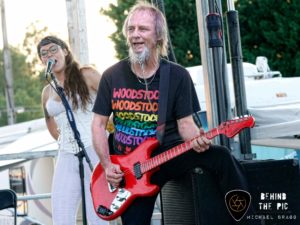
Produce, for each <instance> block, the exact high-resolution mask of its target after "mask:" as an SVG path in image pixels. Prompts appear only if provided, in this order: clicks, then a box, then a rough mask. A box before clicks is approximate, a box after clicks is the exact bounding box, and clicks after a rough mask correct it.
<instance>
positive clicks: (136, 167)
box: [133, 162, 142, 179]
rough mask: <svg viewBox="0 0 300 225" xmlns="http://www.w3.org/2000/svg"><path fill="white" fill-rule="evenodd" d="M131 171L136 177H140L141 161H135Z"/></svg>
mask: <svg viewBox="0 0 300 225" xmlns="http://www.w3.org/2000/svg"><path fill="white" fill-rule="evenodd" d="M133 171H134V175H135V177H136V179H140V178H141V177H142V171H141V163H140V162H137V163H135V164H134V166H133Z"/></svg>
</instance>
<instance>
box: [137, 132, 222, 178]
mask: <svg viewBox="0 0 300 225" xmlns="http://www.w3.org/2000/svg"><path fill="white" fill-rule="evenodd" d="M219 134H220V132H219V128H214V129H212V130H210V131H208V132H206V133H205V134H204V135H205V137H206V138H208V139H212V138H214V137H215V136H217V135H219ZM198 137H200V135H198V136H196V137H194V138H193V139H191V140H189V141H186V142H184V143H182V144H180V145H177V146H175V147H174V148H171V149H169V150H167V151H165V152H163V153H161V154H159V155H157V156H154V157H153V158H150V159H148V160H146V161H145V162H143V163H142V164H141V172H142V173H146V172H148V171H150V170H152V169H154V168H156V167H158V166H160V165H161V164H163V163H165V162H167V161H169V160H171V159H173V158H175V157H177V156H179V155H181V154H183V153H185V152H187V151H189V150H191V149H192V143H193V141H194V140H195V139H197V138H198Z"/></svg>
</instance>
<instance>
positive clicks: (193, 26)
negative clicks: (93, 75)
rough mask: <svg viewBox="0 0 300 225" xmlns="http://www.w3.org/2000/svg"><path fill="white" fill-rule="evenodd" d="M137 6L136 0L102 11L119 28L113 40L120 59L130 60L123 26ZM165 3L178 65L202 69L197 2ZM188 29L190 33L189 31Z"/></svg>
mask: <svg viewBox="0 0 300 225" xmlns="http://www.w3.org/2000/svg"><path fill="white" fill-rule="evenodd" d="M135 2H136V0H127V1H123V0H118V1H117V3H116V5H114V4H110V8H109V9H101V10H100V13H102V14H104V15H106V16H108V17H110V19H112V21H113V22H114V23H115V25H116V27H117V30H116V32H115V33H113V34H112V35H111V36H110V38H111V39H112V41H113V42H114V43H115V48H116V52H117V55H116V57H117V58H118V59H122V58H125V57H127V56H128V52H127V46H126V40H125V38H124V36H123V34H122V26H123V21H124V20H125V17H126V16H127V14H128V11H129V8H130V7H131V6H132V5H133V4H134V3H135ZM149 2H150V1H149ZM164 2H165V5H166V7H165V13H166V18H167V23H168V27H169V33H170V37H171V40H172V44H173V48H174V52H175V56H176V58H177V61H178V63H180V64H182V65H184V66H193V65H199V64H200V48H199V35H198V26H197V16H196V6H195V0H185V1H174V0H165V1H164ZM182 9H184V10H182ZM187 27H188V28H189V29H186V28H187Z"/></svg>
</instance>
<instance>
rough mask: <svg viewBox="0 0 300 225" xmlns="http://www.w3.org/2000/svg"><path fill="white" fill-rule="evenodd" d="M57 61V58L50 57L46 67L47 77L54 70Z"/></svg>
mask: <svg viewBox="0 0 300 225" xmlns="http://www.w3.org/2000/svg"><path fill="white" fill-rule="evenodd" d="M55 63H56V60H55V59H51V58H50V59H48V62H47V67H46V70H45V77H46V79H47V76H48V74H50V73H51V72H52V67H53V66H54V65H55Z"/></svg>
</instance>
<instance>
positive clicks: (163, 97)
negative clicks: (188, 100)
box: [156, 59, 201, 143]
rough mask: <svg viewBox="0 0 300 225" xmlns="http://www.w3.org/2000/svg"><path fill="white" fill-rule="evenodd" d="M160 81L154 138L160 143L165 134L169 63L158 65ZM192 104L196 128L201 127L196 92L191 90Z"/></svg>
mask: <svg viewBox="0 0 300 225" xmlns="http://www.w3.org/2000/svg"><path fill="white" fill-rule="evenodd" d="M159 71H160V81H159V99H158V121H157V128H156V138H157V140H158V141H159V142H160V143H162V141H163V137H164V133H165V122H166V115H167V105H168V104H167V103H168V93H169V83H170V62H169V61H167V60H165V59H161V65H160V70H159ZM192 101H193V102H192V104H193V111H194V113H193V118H194V121H195V123H196V124H197V126H198V127H201V121H200V117H199V115H198V113H197V111H198V110H200V105H199V101H198V98H197V94H196V90H195V89H194V88H192Z"/></svg>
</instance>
